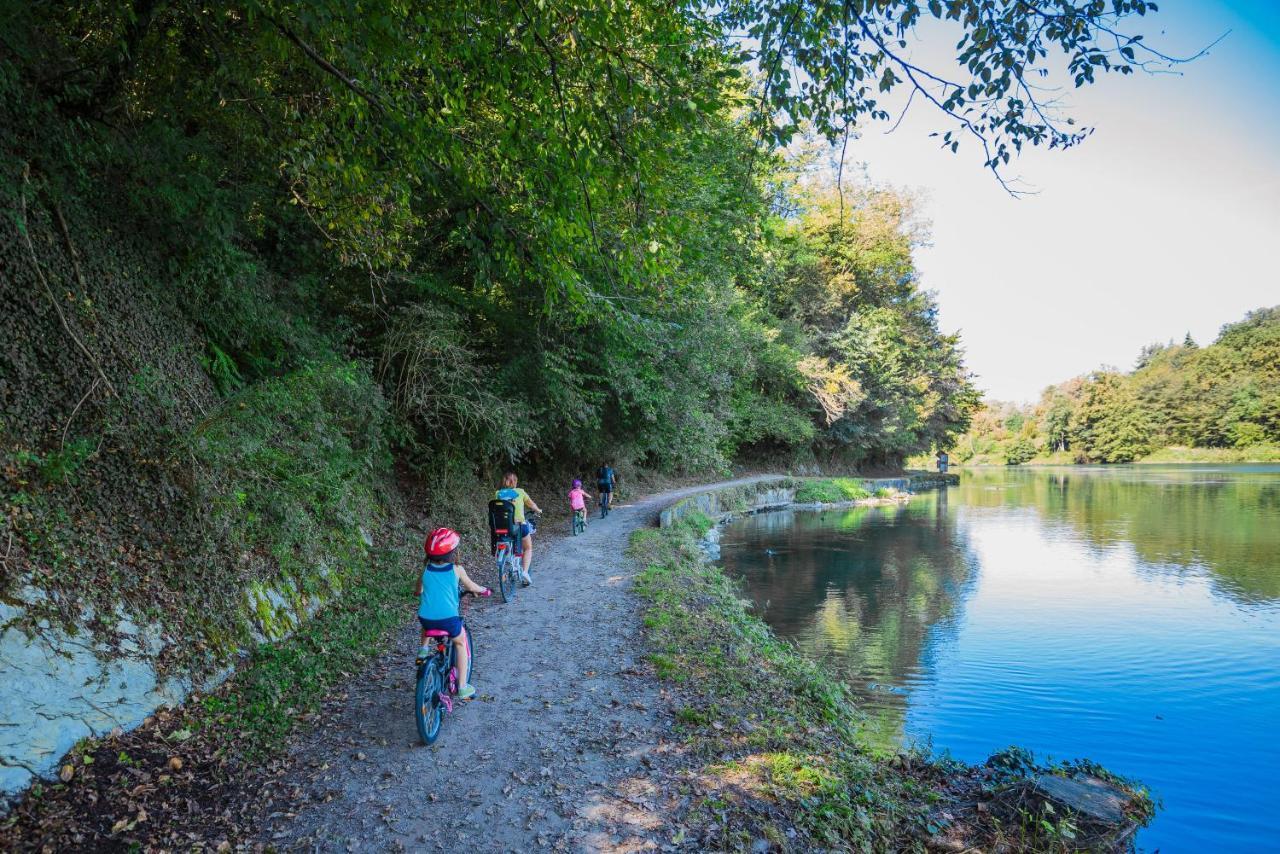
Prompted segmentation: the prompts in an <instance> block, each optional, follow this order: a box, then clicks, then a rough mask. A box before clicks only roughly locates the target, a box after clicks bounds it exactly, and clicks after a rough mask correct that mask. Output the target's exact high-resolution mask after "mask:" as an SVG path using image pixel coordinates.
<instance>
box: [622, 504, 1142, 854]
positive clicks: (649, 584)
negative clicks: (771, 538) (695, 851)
mask: <svg viewBox="0 0 1280 854" xmlns="http://www.w3.org/2000/svg"><path fill="white" fill-rule="evenodd" d="M770 489H771V491H772V485H770ZM761 512H767V511H761ZM713 525H714V523H713V520H712V519H711V518H710V517H708V516H707V515H705V514H703V513H701V512H700V511H692V512H690V513H687V514H685V515H684V516H683V517H681V518H680V519H678V520H676V521H674V522H673V523H672V524H670V525H669V526H667V527H665V528H663V529H661V530H658V531H653V530H646V531H640V532H638V533H636V534H635V535H633V537H632V546H631V551H632V554H633V555H634V556H635V557H636V559H637V560H638V561H640V562H641V563H643V564H644V565H645V567H646V568H645V570H644V572H643V573H642V574H641V575H640V578H639V580H638V583H637V591H638V592H639V594H640V596H641V598H642V599H643V600H644V602H645V611H644V623H645V626H646V629H647V633H648V636H649V638H650V642H651V643H652V644H653V646H654V652H653V653H652V661H653V663H654V666H655V668H656V670H657V673H658V675H660V676H662V677H663V678H665V679H667V680H668V681H669V682H670V684H671V686H672V691H673V694H674V696H675V697H676V698H677V700H676V705H677V708H676V712H675V714H676V718H677V719H678V721H679V722H680V725H679V727H678V729H677V734H678V735H679V736H680V737H681V738H682V739H683V749H684V753H685V755H686V756H687V757H690V758H692V759H693V765H692V767H693V768H694V769H696V770H691V771H689V772H688V775H689V777H690V778H691V779H693V780H696V781H697V785H696V787H694V788H693V790H692V791H693V798H692V801H691V803H690V805H689V807H688V808H687V812H686V814H685V815H684V816H683V817H682V822H683V823H684V824H687V825H691V826H698V827H702V828H704V829H705V833H706V835H704V837H703V838H702V840H701V843H702V846H703V847H705V848H739V849H745V848H750V847H752V846H753V845H763V846H764V847H766V848H773V847H785V848H792V849H797V850H812V849H820V848H829V847H835V848H850V849H854V850H860V849H865V850H916V849H924V848H929V849H931V850H955V851H960V850H970V849H974V848H982V849H987V850H990V849H991V848H993V847H994V848H998V847H1001V846H1006V847H1007V848H1009V849H1011V850H1073V849H1074V848H1076V847H1079V848H1080V849H1084V850H1123V849H1125V848H1126V847H1127V846H1128V844H1129V840H1130V839H1131V838H1132V834H1133V833H1134V832H1135V831H1136V830H1137V828H1138V827H1139V826H1141V825H1142V824H1144V823H1145V822H1146V821H1148V820H1149V819H1150V818H1151V816H1152V805H1151V802H1150V800H1149V799H1148V798H1147V797H1146V796H1145V794H1144V793H1142V792H1141V791H1140V790H1139V789H1138V788H1137V787H1136V786H1134V785H1133V784H1128V783H1125V782H1123V781H1120V780H1118V779H1117V778H1115V777H1113V776H1111V775H1109V774H1107V773H1106V772H1105V771H1103V770H1102V769H1100V768H1098V767H1097V766H1095V765H1093V764H1091V763H1087V762H1080V763H1064V764H1059V765H1053V766H1049V765H1039V764H1037V763H1036V762H1035V761H1034V759H1033V758H1032V757H1031V756H1030V755H1029V754H1027V753H1026V752H1025V751H1019V750H1017V749H1011V750H1009V751H1004V752H1002V753H1001V754H997V755H996V756H993V757H992V758H991V759H990V760H989V761H988V762H987V763H986V764H984V765H982V766H968V765H964V764H962V763H958V762H953V761H950V760H946V759H938V758H935V757H930V756H927V755H924V754H922V753H919V752H916V751H903V752H885V751H882V750H879V749H878V748H876V747H875V746H874V742H873V740H872V739H870V738H869V737H868V735H867V733H866V732H865V731H864V730H863V728H862V727H863V721H864V717H863V715H862V714H861V713H860V712H859V710H858V709H857V707H856V704H855V702H854V701H853V699H852V696H851V694H850V692H849V690H848V688H847V687H846V686H844V685H843V684H842V683H840V682H839V681H837V680H835V679H833V678H832V677H829V676H827V675H826V674H825V673H823V672H822V670H821V669H820V668H819V667H818V666H817V665H816V664H815V663H813V662H811V661H809V660H807V659H805V658H804V657H803V656H801V655H800V654H799V653H797V652H796V650H795V648H794V647H793V646H791V645H790V644H787V643H784V642H782V641H780V640H779V639H778V638H777V637H776V636H775V635H774V634H773V633H772V631H771V630H770V629H769V628H768V627H767V626H766V625H765V624H764V623H763V622H762V621H761V620H759V619H758V618H757V617H756V616H754V615H753V614H751V613H750V612H749V611H748V610H747V606H746V604H745V602H744V600H743V598H742V595H741V590H740V588H739V586H738V585H737V584H736V583H735V582H733V581H731V580H730V579H729V578H728V577H727V576H725V575H724V573H723V572H721V571H720V570H719V568H718V567H716V566H714V565H712V564H709V563H707V562H706V560H705V558H704V554H703V548H702V542H703V540H704V538H705V537H706V535H707V533H708V532H710V531H711V530H713ZM1045 775H1048V776H1047V777H1046V776H1045ZM1076 775H1084V776H1086V777H1089V778H1094V779H1097V778H1105V779H1106V780H1107V782H1108V783H1109V784H1114V785H1117V786H1120V787H1123V789H1124V791H1125V792H1126V797H1127V798H1128V804H1127V805H1126V807H1125V811H1126V814H1127V817H1126V820H1125V821H1122V822H1120V823H1119V824H1115V823H1100V822H1095V821H1092V820H1090V819H1086V818H1084V817H1082V816H1076V815H1073V814H1071V813H1070V812H1068V811H1066V810H1064V809H1063V804H1062V803H1060V802H1058V803H1057V807H1056V808H1054V807H1053V806H1052V805H1050V804H1049V802H1048V801H1047V800H1046V798H1045V797H1043V796H1042V795H1041V794H1040V789H1039V788H1038V785H1039V784H1038V783H1037V782H1036V781H1037V779H1039V780H1041V781H1043V780H1047V779H1048V778H1049V777H1052V778H1054V779H1058V778H1061V779H1062V780H1064V781H1065V780H1067V779H1068V778H1071V777H1075V776H1076ZM1067 785H1071V783H1068V784H1067Z"/></svg>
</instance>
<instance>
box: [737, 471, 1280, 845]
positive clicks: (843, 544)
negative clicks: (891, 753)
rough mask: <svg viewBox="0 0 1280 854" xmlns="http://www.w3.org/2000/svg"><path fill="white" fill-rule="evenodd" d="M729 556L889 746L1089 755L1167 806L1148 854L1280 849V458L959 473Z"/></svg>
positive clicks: (756, 522) (773, 530) (787, 525)
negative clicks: (899, 500)
mask: <svg viewBox="0 0 1280 854" xmlns="http://www.w3.org/2000/svg"><path fill="white" fill-rule="evenodd" d="M766 549H768V550H771V551H773V552H774V554H772V555H770V554H768V553H767V552H766ZM722 550H723V551H722V553H723V559H724V564H725V566H726V568H727V569H729V571H730V572H732V573H734V574H737V575H740V576H741V577H743V578H744V579H745V580H746V582H747V585H748V589H749V590H750V593H751V595H752V597H753V598H754V599H755V601H756V604H757V607H758V609H759V611H760V613H762V615H763V616H764V618H765V619H766V620H767V621H768V622H769V623H770V625H772V626H773V627H774V629H775V630H776V631H777V632H778V633H779V634H780V635H783V636H786V637H789V638H792V639H794V640H795V642H796V643H797V644H798V645H799V646H800V647H801V648H802V649H803V650H805V651H806V652H808V653H809V654H810V655H812V656H814V657H815V658H817V659H819V660H820V661H822V662H824V663H826V664H827V665H828V666H829V667H831V668H832V669H833V670H834V671H836V672H838V673H839V674H840V675H842V676H843V677H844V678H845V679H846V680H847V681H848V682H849V683H850V684H851V685H852V686H853V687H854V688H855V690H856V691H857V692H858V693H859V695H860V696H861V699H862V703H863V707H864V708H865V710H866V712H867V715H868V727H869V728H870V730H871V732H872V734H873V735H874V736H875V737H876V738H878V739H881V740H882V741H884V742H885V743H894V742H901V741H903V740H907V741H929V742H931V743H932V745H933V747H934V749H935V750H938V751H942V750H947V751H950V752H951V754H952V755H954V756H956V757H958V758H961V759H965V760H968V761H971V762H981V761H983V760H985V759H986V757H987V756H989V755H990V754H991V753H993V752H995V751H997V750H999V749H1001V748H1003V747H1006V746H1008V745H1010V744H1020V745H1023V746H1026V747H1029V748H1031V749H1032V750H1034V751H1036V753H1037V754H1038V755H1041V756H1044V755H1051V756H1053V757H1056V758H1075V757H1083V756H1087V757H1090V758H1092V759H1096V760H1099V761H1101V762H1102V763H1104V764H1105V765H1107V766H1108V767H1110V768H1111V769H1112V770H1114V771H1116V772H1118V773H1121V774H1126V775H1129V776H1133V777H1137V778H1139V779H1141V780H1142V781H1144V782H1145V783H1146V784H1147V785H1149V786H1150V787H1151V788H1152V790H1153V791H1154V792H1155V794H1156V795H1157V796H1158V797H1159V798H1161V799H1162V800H1163V802H1164V809H1163V810H1162V811H1161V813H1160V814H1159V816H1158V817H1157V819H1156V821H1155V823H1154V824H1153V825H1152V826H1151V827H1150V828H1148V829H1147V830H1146V831H1144V832H1143V834H1142V835H1141V836H1140V837H1139V840H1138V842H1139V846H1140V847H1141V848H1143V849H1145V850H1154V849H1159V850H1160V851H1164V852H1179V851H1273V850H1280V466H1160V467H1148V466H1142V467H1116V468H1107V469H1100V468H1070V469H1014V470H1003V469H990V470H985V469H984V470H974V471H966V472H964V473H963V474H962V475H961V484H960V486H959V487H953V488H951V489H950V490H947V491H946V492H938V493H927V494H924V495H921V496H918V497H916V498H915V499H913V500H912V502H911V503H910V504H908V505H906V506H904V507H898V508H859V509H855V510H850V511H824V512H794V513H793V512H781V513H770V514H763V515H760V516H755V517H748V518H746V519H744V520H741V521H739V522H736V523H734V524H733V525H732V526H730V527H729V529H728V530H726V531H725V532H724V539H723V543H722Z"/></svg>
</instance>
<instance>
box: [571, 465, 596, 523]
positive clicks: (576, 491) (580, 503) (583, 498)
mask: <svg viewBox="0 0 1280 854" xmlns="http://www.w3.org/2000/svg"><path fill="white" fill-rule="evenodd" d="M590 500H591V494H590V493H589V492H587V491H586V490H584V489H583V488H582V481H580V480H578V479H577V478H574V480H573V488H571V489H570V490H569V509H570V510H572V511H573V513H574V515H575V516H576V515H577V514H579V513H581V514H582V525H583V530H586V524H587V502H588V501H590Z"/></svg>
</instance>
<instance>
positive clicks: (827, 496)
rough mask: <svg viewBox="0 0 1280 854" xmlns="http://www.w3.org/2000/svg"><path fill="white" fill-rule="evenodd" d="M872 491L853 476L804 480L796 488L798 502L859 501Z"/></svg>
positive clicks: (837, 502)
mask: <svg viewBox="0 0 1280 854" xmlns="http://www.w3.org/2000/svg"><path fill="white" fill-rule="evenodd" d="M870 496H871V493H870V492H868V491H867V490H866V488H865V487H863V485H862V481H861V480H857V479H855V478H851V477H832V478H817V479H812V480H805V481H803V482H802V483H801V484H800V486H799V488H797V489H796V495H795V501H796V503H798V504H839V503H840V502H843V501H859V500H861V499H863V498H869V497H870Z"/></svg>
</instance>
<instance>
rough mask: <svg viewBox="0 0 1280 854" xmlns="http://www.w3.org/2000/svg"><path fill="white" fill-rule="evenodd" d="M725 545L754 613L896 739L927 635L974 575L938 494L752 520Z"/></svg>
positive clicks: (924, 665)
mask: <svg viewBox="0 0 1280 854" xmlns="http://www.w3.org/2000/svg"><path fill="white" fill-rule="evenodd" d="M722 554H723V556H724V560H725V562H726V564H727V565H728V566H731V567H733V569H734V571H736V572H739V573H741V574H742V575H744V576H746V578H747V580H748V585H747V587H748V590H749V592H750V594H751V597H752V599H753V600H754V602H755V605H756V609H757V612H758V613H762V614H764V615H765V616H766V619H767V620H768V622H769V623H770V624H771V625H772V626H773V627H774V630H775V631H777V632H778V633H779V634H780V635H782V636H784V637H788V638H791V639H793V640H794V641H795V642H796V643H797V644H798V645H799V646H800V647H801V649H802V650H804V651H805V652H806V653H808V654H809V655H811V656H813V657H815V658H818V659H820V660H822V661H824V662H826V663H828V664H830V665H831V666H832V667H833V668H834V669H835V670H836V671H837V672H838V673H839V675H841V676H843V677H844V678H845V680H846V681H847V682H848V683H849V684H850V685H851V686H852V687H853V688H854V690H855V691H856V692H858V693H859V694H861V695H862V696H863V698H864V699H866V700H868V702H864V703H863V708H864V709H865V710H867V711H868V713H869V716H870V720H869V721H868V724H867V726H868V728H869V729H870V730H872V731H873V732H874V735H875V738H876V740H877V741H878V742H881V743H883V744H884V745H886V746H889V745H893V744H896V743H897V742H898V741H899V740H900V737H901V734H902V724H903V718H904V714H905V709H906V703H907V696H906V689H907V688H908V687H909V685H910V683H911V682H912V681H913V680H915V679H918V678H920V677H921V675H922V674H923V673H924V672H925V671H927V669H928V666H929V660H928V655H927V654H926V638H927V637H929V636H930V635H937V634H939V633H941V634H945V633H946V632H948V631H950V630H952V627H953V626H954V624H955V620H956V617H957V615H958V613H959V611H960V608H961V605H962V603H963V601H964V595H965V591H966V589H968V587H969V586H970V584H971V582H972V579H973V575H974V566H975V562H974V561H973V560H972V557H971V555H970V553H969V550H968V548H967V546H966V544H965V540H964V537H962V536H961V535H960V534H959V533H958V529H957V526H956V524H955V520H954V519H953V518H952V517H951V516H950V514H949V513H948V506H947V496H946V493H945V492H943V493H935V494H931V495H928V496H921V497H919V498H917V499H916V500H915V501H914V502H912V503H911V504H909V505H905V506H899V507H889V508H865V507H864V508H854V509H850V510H839V511H823V512H816V513H815V512H804V511H801V512H798V513H792V512H780V513H766V514H762V515H759V516H753V517H749V518H747V519H744V520H742V521H740V522H738V523H737V524H735V525H734V526H732V527H731V528H730V529H729V530H728V531H726V533H725V537H724V540H723V542H722Z"/></svg>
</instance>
